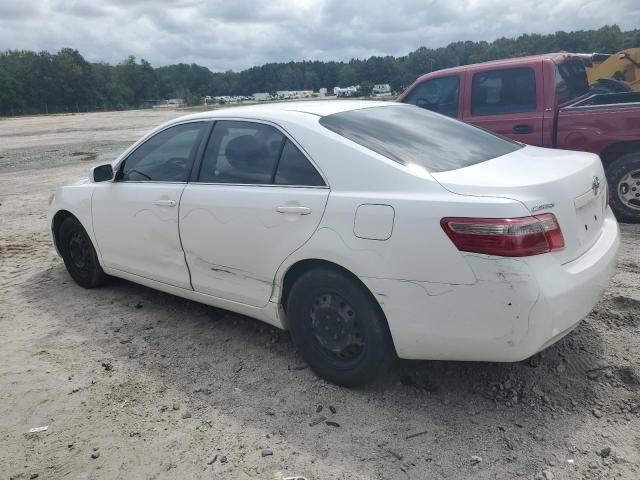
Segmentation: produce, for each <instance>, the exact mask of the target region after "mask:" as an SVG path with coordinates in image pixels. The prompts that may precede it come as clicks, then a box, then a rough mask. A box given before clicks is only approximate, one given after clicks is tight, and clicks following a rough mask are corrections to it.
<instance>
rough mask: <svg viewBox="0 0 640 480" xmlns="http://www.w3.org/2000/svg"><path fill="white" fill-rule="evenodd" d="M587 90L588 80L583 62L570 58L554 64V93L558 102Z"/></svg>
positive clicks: (561, 102)
mask: <svg viewBox="0 0 640 480" xmlns="http://www.w3.org/2000/svg"><path fill="white" fill-rule="evenodd" d="M588 91H589V80H588V78H587V71H586V70H585V68H584V63H583V62H582V60H581V59H579V58H572V59H570V60H567V61H566V62H562V63H559V64H557V65H556V95H557V98H558V103H559V104H563V103H567V102H569V101H571V100H573V99H574V98H578V97H580V96H582V95H584V94H585V93H587V92H588Z"/></svg>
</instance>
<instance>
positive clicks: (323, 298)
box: [286, 268, 395, 387]
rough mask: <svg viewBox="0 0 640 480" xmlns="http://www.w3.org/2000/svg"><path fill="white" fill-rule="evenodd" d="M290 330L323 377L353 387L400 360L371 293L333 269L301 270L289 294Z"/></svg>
mask: <svg viewBox="0 0 640 480" xmlns="http://www.w3.org/2000/svg"><path fill="white" fill-rule="evenodd" d="M286 312H287V317H288V320H289V330H290V331H291V336H292V337H293V342H294V344H295V345H296V347H297V349H298V351H299V352H300V354H301V355H302V357H303V358H304V359H305V361H306V362H307V363H308V364H309V366H310V367H311V368H312V369H313V370H314V371H315V372H316V373H317V374H318V375H320V376H321V377H323V378H325V379H327V380H329V381H330V382H333V383H335V384H337V385H342V386H347V387H352V386H357V385H363V384H365V383H369V382H371V381H373V380H374V379H376V378H379V377H381V376H383V375H384V373H385V372H386V371H387V370H388V368H389V367H390V366H391V364H392V363H393V361H394V359H395V352H394V349H393V344H392V342H391V336H390V334H389V329H388V326H387V322H386V319H385V317H384V314H383V312H382V310H381V308H380V305H378V303H377V302H376V300H375V299H374V298H373V296H372V295H371V293H370V292H369V291H368V290H367V289H366V288H365V287H364V286H363V285H362V284H360V283H359V282H358V281H357V280H355V279H353V278H352V277H350V276H349V275H347V274H345V273H343V272H340V271H339V270H337V269H336V270H334V269H330V268H316V269H312V270H309V271H307V272H305V273H304V274H302V275H301V276H300V278H298V279H297V280H296V282H295V283H294V284H293V287H292V288H291V291H290V292H289V295H288V299H287V305H286Z"/></svg>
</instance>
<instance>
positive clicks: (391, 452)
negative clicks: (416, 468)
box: [387, 449, 404, 460]
mask: <svg viewBox="0 0 640 480" xmlns="http://www.w3.org/2000/svg"><path fill="white" fill-rule="evenodd" d="M387 453H389V454H391V455H392V456H394V457H395V458H396V460H402V459H403V458H404V455H402V454H401V453H398V452H396V451H395V450H391V449H388V450H387Z"/></svg>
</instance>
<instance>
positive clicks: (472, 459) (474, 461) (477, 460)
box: [469, 455, 482, 465]
mask: <svg viewBox="0 0 640 480" xmlns="http://www.w3.org/2000/svg"><path fill="white" fill-rule="evenodd" d="M469 462H471V465H478V464H480V463H482V457H479V456H477V455H471V457H470V458H469Z"/></svg>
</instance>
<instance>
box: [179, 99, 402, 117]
mask: <svg viewBox="0 0 640 480" xmlns="http://www.w3.org/2000/svg"><path fill="white" fill-rule="evenodd" d="M390 105H399V104H398V103H395V102H385V101H375V100H337V99H335V100H305V101H298V102H274V103H265V104H256V105H244V106H241V107H228V108H221V109H218V110H210V111H208V112H202V113H196V114H192V115H187V116H184V117H180V118H176V119H175V120H174V121H183V120H187V119H189V120H192V119H206V118H216V117H243V118H258V119H268V118H269V117H270V116H272V115H278V116H282V114H283V113H285V114H286V113H291V114H293V115H295V114H301V113H302V114H308V115H315V116H318V117H325V116H327V115H332V114H334V113H341V112H347V111H350V110H358V109H361V108H371V107H385V106H390Z"/></svg>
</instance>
